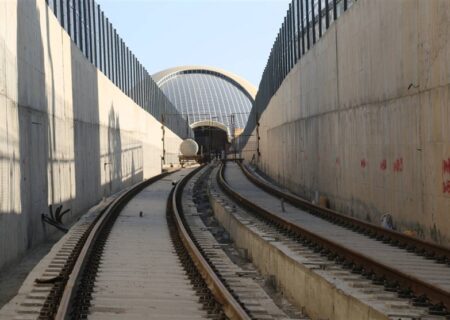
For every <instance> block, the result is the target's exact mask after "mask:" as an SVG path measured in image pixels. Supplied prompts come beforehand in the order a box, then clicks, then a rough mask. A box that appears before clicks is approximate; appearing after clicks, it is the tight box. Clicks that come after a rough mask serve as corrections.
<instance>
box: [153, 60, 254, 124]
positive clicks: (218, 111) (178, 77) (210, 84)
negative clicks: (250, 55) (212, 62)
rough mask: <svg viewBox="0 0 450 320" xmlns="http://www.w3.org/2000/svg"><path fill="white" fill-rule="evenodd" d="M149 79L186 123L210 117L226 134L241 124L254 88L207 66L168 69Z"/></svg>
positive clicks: (224, 72)
mask: <svg viewBox="0 0 450 320" xmlns="http://www.w3.org/2000/svg"><path fill="white" fill-rule="evenodd" d="M153 79H154V80H155V82H156V83H157V84H158V86H159V87H160V88H161V90H162V91H163V92H164V94H165V95H166V96H167V97H168V98H169V100H170V101H171V102H172V103H173V104H174V106H175V107H176V108H177V109H178V110H179V111H180V112H181V113H182V114H183V116H184V117H185V118H186V119H188V120H189V124H190V125H192V124H193V123H198V122H200V121H205V120H213V121H217V122H220V123H222V124H224V125H225V126H226V127H227V128H228V130H227V131H228V132H229V133H232V129H233V127H234V128H235V129H242V128H244V127H245V125H246V123H247V119H248V115H249V113H250V110H251V107H252V104H253V101H254V99H255V95H256V91H257V90H256V88H255V87H254V86H253V85H252V84H250V82H248V81H247V80H245V79H243V78H241V77H239V76H237V75H235V74H233V73H231V72H228V71H225V70H221V69H218V68H213V67H207V66H182V67H175V68H170V69H167V70H163V71H161V72H158V73H156V74H154V75H153ZM232 118H233V119H234V120H232ZM233 121H234V125H233V123H232V122H233Z"/></svg>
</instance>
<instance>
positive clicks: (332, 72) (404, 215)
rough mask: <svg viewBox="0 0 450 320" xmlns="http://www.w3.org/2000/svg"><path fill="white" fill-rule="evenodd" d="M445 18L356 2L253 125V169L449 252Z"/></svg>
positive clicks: (421, 5)
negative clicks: (389, 221)
mask: <svg viewBox="0 0 450 320" xmlns="http://www.w3.org/2000/svg"><path fill="white" fill-rule="evenodd" d="M449 17H450V3H449V2H448V1H445V0H443V1H440V0H436V1H427V0H398V1H391V0H380V1H370V0H360V1H358V2H357V3H355V4H354V5H353V6H352V7H351V8H350V9H349V10H348V11H347V12H346V13H344V14H343V15H342V16H341V17H340V18H339V20H338V21H337V22H336V23H334V24H333V25H332V26H331V28H330V29H329V30H328V31H327V32H326V34H325V35H324V37H323V38H321V39H320V40H319V41H318V43H317V44H316V45H315V46H314V47H313V48H312V49H311V50H310V51H309V52H308V53H307V54H306V55H305V56H303V57H302V59H301V60H300V61H299V62H298V63H297V65H296V66H295V67H294V68H293V69H292V71H291V72H290V74H289V75H288V76H287V77H286V79H285V80H284V82H283V84H282V85H281V87H280V88H279V90H278V91H277V93H276V94H275V95H274V96H273V97H272V99H271V101H270V104H269V106H268V107H267V109H266V111H265V112H264V113H263V114H262V116H261V119H260V127H259V135H260V138H261V140H260V150H261V157H260V158H259V160H258V165H259V167H260V168H261V169H262V170H263V171H265V172H266V173H267V174H268V175H270V176H271V177H273V178H274V179H276V180H277V181H278V182H279V183H281V184H283V185H285V186H286V187H288V188H289V189H291V190H292V191H294V192H296V193H298V194H300V195H302V196H304V197H306V198H308V199H313V198H314V194H315V192H319V193H320V194H322V195H325V196H327V197H328V198H329V199H330V203H331V206H332V207H333V208H335V209H337V210H339V211H342V212H344V213H346V214H349V215H352V216H357V217H360V218H362V219H367V220H369V221H372V222H374V223H379V219H380V217H381V216H382V215H383V214H384V213H390V214H392V215H393V217H394V221H395V222H396V223H397V226H398V228H399V229H400V230H411V231H413V232H416V233H417V235H418V236H420V237H424V238H428V239H432V240H435V241H437V242H440V243H444V244H447V245H448V244H449V243H450V222H449V221H450V219H449V213H448V212H449V211H448V208H450V151H449V150H450V141H449V140H450V77H449V74H450V62H449V57H450V51H449V50H450V45H449V43H450V41H449V40H450V22H449V21H450V19H449ZM253 134H255V135H256V132H254V133H253ZM250 149H252V150H250ZM254 153H255V151H254V146H253V145H252V146H251V147H250V146H248V148H247V150H244V152H243V155H244V156H245V157H246V159H248V160H250V159H251V158H252V156H253V154H254Z"/></svg>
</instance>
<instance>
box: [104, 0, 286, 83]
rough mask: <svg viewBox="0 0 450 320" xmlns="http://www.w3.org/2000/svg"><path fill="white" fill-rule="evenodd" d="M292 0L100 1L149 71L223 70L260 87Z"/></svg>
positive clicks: (123, 37)
mask: <svg viewBox="0 0 450 320" xmlns="http://www.w3.org/2000/svg"><path fill="white" fill-rule="evenodd" d="M289 2H290V1H289V0H216V1H214V0H166V1H164V0H97V3H98V4H100V6H101V8H102V9H103V11H104V12H105V15H106V16H107V17H108V18H109V20H110V21H111V22H112V24H113V25H114V27H115V28H116V30H117V32H118V33H119V34H120V36H121V37H122V39H123V40H124V41H125V43H126V44H127V46H128V47H129V48H130V49H131V50H132V51H133V52H134V54H135V55H136V57H137V58H138V59H139V61H140V62H141V63H142V64H143V65H144V67H145V68H146V69H147V70H148V71H149V72H150V74H153V73H156V72H158V71H161V70H164V69H167V68H170V67H175V66H180V65H207V66H213V67H218V68H222V69H225V70H227V71H230V72H233V73H235V74H238V75H239V76H241V77H243V78H245V79H247V80H249V81H250V82H251V83H252V84H253V85H254V86H255V87H258V85H259V81H260V79H261V75H262V72H263V70H264V67H265V65H266V62H267V58H268V57H269V53H270V49H271V48H272V45H273V42H274V40H275V37H276V35H277V33H278V30H279V28H280V26H281V23H282V21H283V19H284V16H285V14H286V11H287V9H288V7H289Z"/></svg>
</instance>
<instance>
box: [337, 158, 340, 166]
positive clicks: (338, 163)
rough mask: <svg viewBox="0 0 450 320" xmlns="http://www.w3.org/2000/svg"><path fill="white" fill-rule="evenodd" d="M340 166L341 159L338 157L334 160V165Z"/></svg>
mask: <svg viewBox="0 0 450 320" xmlns="http://www.w3.org/2000/svg"><path fill="white" fill-rule="evenodd" d="M340 164H341V159H339V157H337V158H336V165H337V166H338V165H340Z"/></svg>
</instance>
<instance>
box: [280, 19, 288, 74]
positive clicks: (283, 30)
mask: <svg viewBox="0 0 450 320" xmlns="http://www.w3.org/2000/svg"><path fill="white" fill-rule="evenodd" d="M281 30H282V34H283V46H282V50H283V73H282V79H281V81H283V79H284V77H285V76H286V73H287V72H286V70H287V54H286V47H287V44H286V42H287V41H286V38H287V37H286V17H284V23H283V27H282V29H281Z"/></svg>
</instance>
